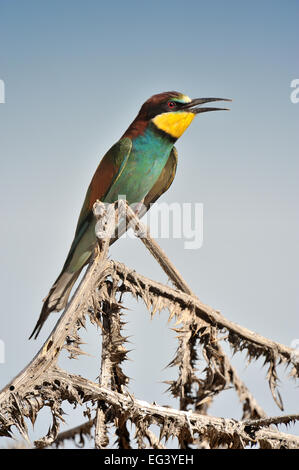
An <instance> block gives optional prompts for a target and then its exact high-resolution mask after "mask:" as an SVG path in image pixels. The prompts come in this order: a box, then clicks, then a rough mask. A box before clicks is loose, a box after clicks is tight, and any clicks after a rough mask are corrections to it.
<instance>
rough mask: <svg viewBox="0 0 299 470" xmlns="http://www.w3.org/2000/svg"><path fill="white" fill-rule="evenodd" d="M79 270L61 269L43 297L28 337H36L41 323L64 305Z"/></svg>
mask: <svg viewBox="0 0 299 470" xmlns="http://www.w3.org/2000/svg"><path fill="white" fill-rule="evenodd" d="M82 268H83V266H82ZM80 272H81V269H79V270H78V271H76V272H74V273H69V272H67V271H63V272H62V273H61V274H60V275H59V277H58V278H57V279H56V281H55V282H54V284H53V286H52V287H51V289H50V292H49V294H48V295H47V297H46V298H45V299H44V305H43V308H42V311H41V313H40V316H39V319H38V321H37V323H36V325H35V327H34V330H33V332H32V333H31V335H30V337H29V339H31V338H32V337H33V336H34V339H36V338H37V336H38V334H39V332H40V330H41V328H42V326H43V324H44V323H45V321H46V320H47V318H48V316H49V315H50V313H51V312H53V311H56V312H59V311H60V310H62V309H63V308H64V307H65V306H66V304H67V301H68V298H69V295H70V292H71V290H72V287H73V285H74V284H75V282H76V280H77V278H78V276H79V274H80Z"/></svg>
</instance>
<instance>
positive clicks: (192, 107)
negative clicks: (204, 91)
mask: <svg viewBox="0 0 299 470" xmlns="http://www.w3.org/2000/svg"><path fill="white" fill-rule="evenodd" d="M211 101H232V100H230V99H227V98H195V99H194V100H192V101H190V103H186V104H185V105H184V109H186V110H188V111H190V112H192V113H194V114H199V113H206V112H208V111H229V108H206V107H204V108H202V107H201V105H202V104H205V103H210V102H211Z"/></svg>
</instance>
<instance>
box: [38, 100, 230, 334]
mask: <svg viewBox="0 0 299 470" xmlns="http://www.w3.org/2000/svg"><path fill="white" fill-rule="evenodd" d="M211 101H230V100H226V99H224V98H198V99H193V100H191V99H190V98H189V97H188V96H186V95H184V94H182V93H178V92H176V91H171V92H165V93H160V94H158V95H154V96H152V97H151V98H149V99H148V100H147V101H146V102H145V103H144V104H143V105H142V107H141V109H140V111H139V114H138V115H137V117H136V118H135V119H134V121H133V122H132V124H131V125H130V126H129V128H128V129H127V130H126V132H125V133H124V134H123V136H122V137H121V138H120V140H119V141H118V142H116V144H114V145H113V146H112V147H111V148H110V150H108V152H107V153H106V155H105V156H104V157H103V159H102V161H101V162H100V164H99V166H98V168H97V170H96V172H95V174H94V176H93V178H92V180H91V183H90V185H89V188H88V190H87V194H86V197H85V201H84V204H83V207H82V209H81V212H80V216H79V220H78V223H77V228H76V232H75V237H74V240H73V243H72V245H71V248H70V251H69V253H68V256H67V258H66V261H65V263H64V266H63V268H62V271H61V273H60V275H59V276H58V278H57V279H56V281H55V283H54V284H53V286H52V287H51V290H50V292H49V294H48V296H47V297H46V298H45V299H44V304H43V307H42V311H41V314H40V317H39V319H38V322H37V324H36V326H35V328H34V330H33V332H32V334H31V336H30V338H31V337H32V336H33V335H34V334H35V338H36V337H37V335H38V334H39V332H40V329H41V327H42V325H43V323H44V322H45V320H46V319H47V317H48V315H49V314H50V313H51V312H52V311H59V310H61V309H63V308H64V307H65V306H66V304H67V301H68V298H69V295H70V292H71V289H72V287H73V285H74V283H75V282H76V280H77V278H78V276H79V274H80V272H81V270H82V268H83V267H84V266H85V265H86V264H87V263H88V262H89V260H90V257H91V255H92V252H93V249H94V246H95V243H96V236H95V217H94V215H93V211H92V208H93V204H94V203H95V201H96V200H100V201H102V202H106V203H113V202H115V201H116V200H117V199H118V196H119V195H122V196H126V199H127V202H128V204H132V203H139V202H143V207H145V208H146V210H148V209H149V207H150V204H152V203H153V202H155V201H156V200H157V199H158V198H159V197H160V196H161V195H162V194H163V193H164V192H165V191H167V189H168V188H169V186H170V185H171V183H172V181H173V179H174V176H175V172H176V167H177V159H178V157H177V151H176V148H175V147H174V144H175V142H176V140H177V139H178V138H179V137H181V135H182V134H183V132H184V131H185V130H186V129H187V127H188V126H189V125H190V123H191V122H192V121H193V119H194V117H195V116H196V114H199V113H205V112H207V111H218V110H222V109H224V108H212V107H210V108H207V107H202V105H203V104H205V103H208V102H211ZM144 212H145V211H143V213H144Z"/></svg>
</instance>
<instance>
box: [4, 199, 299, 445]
mask: <svg viewBox="0 0 299 470" xmlns="http://www.w3.org/2000/svg"><path fill="white" fill-rule="evenodd" d="M115 208H116V211H115ZM94 214H95V216H96V217H97V218H98V223H97V228H96V233H97V236H99V234H100V235H101V237H100V238H99V237H98V246H97V247H96V249H95V253H94V257H93V260H92V261H91V263H90V265H89V267H88V269H87V271H86V274H85V276H84V278H83V279H82V281H81V283H80V285H79V287H78V288H77V290H76V292H75V294H74V296H73V298H72V300H71V301H70V303H69V305H68V307H67V308H66V310H65V311H64V313H63V315H62V316H61V317H60V319H59V321H58V322H57V324H56V326H55V328H54V329H53V331H52V333H51V334H50V336H49V337H48V339H47V340H46V342H45V343H44V345H43V346H42V348H41V349H40V351H39V352H38V353H37V355H36V356H35V357H34V358H33V359H32V361H31V362H30V363H29V364H28V366H27V367H26V368H25V369H24V370H23V371H22V372H20V374H19V375H17V376H16V377H15V378H14V379H13V380H12V381H11V382H10V383H9V384H8V385H7V386H6V387H4V389H3V390H2V391H1V392H0V436H9V437H13V431H12V428H13V427H14V426H15V427H16V428H17V429H18V431H19V432H20V434H21V436H22V438H23V439H24V441H25V442H26V443H27V444H26V445H29V446H35V447H39V448H43V447H47V446H56V447H59V446H62V445H63V444H64V442H65V441H66V440H69V439H72V440H73V441H74V442H75V443H76V445H77V446H78V447H84V445H85V443H86V440H87V439H92V438H93V439H94V445H95V447H96V448H99V449H101V448H104V447H107V446H111V445H113V444H114V442H111V441H112V439H111V437H110V436H109V426H110V425H114V427H115V430H116V431H115V434H116V437H117V439H116V443H117V445H118V447H119V448H121V449H130V448H131V447H136V445H137V446H138V448H148V447H150V448H156V449H161V448H164V447H165V445H166V444H167V441H168V440H169V439H170V438H177V440H178V443H179V447H180V448H188V447H190V446H192V447H193V448H194V447H197V448H244V447H247V446H255V447H259V448H275V449H281V448H299V437H298V436H295V435H290V434H286V433H284V432H280V431H279V430H278V429H277V427H274V425H278V424H281V423H283V424H285V425H288V424H290V423H292V422H295V421H297V420H298V419H299V415H287V416H277V417H270V418H269V417H267V416H266V414H265V412H264V410H263V409H262V408H261V407H260V406H259V404H258V403H257V401H256V400H255V398H254V396H253V395H252V394H251V392H250V391H249V389H248V388H247V387H246V385H245V384H244V383H243V381H242V380H241V378H240V377H239V375H238V373H237V371H236V370H235V368H234V367H233V366H232V365H231V363H230V360H229V358H228V356H227V355H226V354H225V352H224V351H223V349H222V346H221V342H223V341H226V342H227V343H228V344H229V345H230V346H231V349H232V351H233V352H234V353H235V352H238V351H243V350H245V351H246V354H247V358H248V360H249V361H251V360H256V359H258V358H260V357H262V358H263V360H264V365H265V366H266V367H268V371H267V380H268V383H269V386H270V390H271V392H272V396H273V399H274V400H275V402H276V404H277V405H278V407H279V408H280V409H281V410H283V404H282V399H281V397H280V394H279V392H278V390H277V387H278V374H277V366H278V365H279V364H281V363H283V364H285V366H286V367H288V368H289V369H290V377H292V378H298V374H299V357H298V354H296V351H295V350H293V349H291V348H288V347H286V346H284V345H282V344H279V343H277V342H275V341H272V340H270V339H267V338H265V337H263V336H261V335H259V334H257V333H254V332H252V331H250V330H248V329H246V328H244V327H241V326H240V325H237V324H235V323H233V322H230V321H229V320H227V319H226V318H225V317H224V316H222V315H221V314H220V312H219V311H216V310H214V309H213V308H211V307H209V306H207V305H205V304H203V303H202V302H201V301H200V300H199V299H198V298H197V297H196V296H195V295H194V294H193V293H192V292H191V290H190V288H189V287H188V285H187V284H186V282H185V281H184V280H183V279H182V277H181V275H180V274H179V272H178V271H177V270H176V268H175V267H174V266H173V264H172V263H171V261H170V260H169V259H168V258H167V257H166V255H165V253H164V252H163V251H162V250H161V248H160V247H159V245H158V244H157V243H156V242H155V240H153V239H152V238H151V236H150V234H149V231H148V229H147V227H145V226H144V225H143V224H142V223H141V222H140V220H139V219H138V217H137V216H136V215H135V214H134V212H133V211H132V210H131V209H130V208H129V207H128V206H127V205H125V203H124V202H123V201H119V202H118V205H117V206H116V205H111V206H109V207H108V209H107V208H105V207H104V206H103V204H102V203H100V202H97V203H96V204H95V207H94ZM115 214H117V215H119V216H121V215H122V217H124V216H125V217H126V219H127V222H128V223H129V224H130V225H131V226H132V227H133V229H134V231H135V233H136V235H137V236H139V237H140V240H141V241H142V242H143V243H144V245H145V246H146V247H147V249H148V250H149V251H150V253H151V254H152V255H153V256H154V258H155V259H156V260H157V261H158V263H159V264H160V266H161V267H162V269H163V270H164V271H165V273H166V274H167V276H168V277H169V278H170V280H171V281H172V283H173V284H174V287H173V288H172V287H169V286H166V285H164V284H161V283H159V282H156V281H154V280H151V279H148V278H146V277H144V276H142V275H140V274H138V273H136V272H135V271H134V270H132V269H129V268H128V267H127V266H125V265H123V264H121V263H118V262H117V261H112V260H109V259H108V257H107V255H108V249H109V242H110V239H111V236H112V233H113V231H114V228H115V224H117V223H118V222H117V220H118V219H117V217H116V216H115ZM103 234H105V237H104V238H103ZM124 293H130V294H131V295H132V296H133V297H134V298H135V299H137V300H138V299H141V300H142V301H143V302H144V304H145V305H146V307H147V309H148V310H149V312H150V313H151V315H152V316H153V315H154V314H155V313H157V312H161V311H162V310H165V309H166V310H168V312H169V318H170V319H172V318H175V319H176V325H177V326H176V328H175V331H176V333H177V338H178V347H177V351H176V354H175V357H174V358H173V359H172V361H171V362H170V364H169V365H170V366H175V367H177V368H178V376H177V379H176V380H173V381H171V382H168V385H169V388H168V391H169V392H170V393H171V394H172V396H174V397H176V398H178V399H179V404H180V409H174V408H171V407H167V406H159V405H157V404H155V403H153V404H150V403H147V402H145V401H141V400H138V399H136V398H135V397H134V396H133V395H131V394H130V393H129V392H128V389H127V385H128V382H129V378H128V377H127V376H126V375H125V373H124V372H123V369H122V367H123V361H125V360H126V358H127V353H128V351H127V349H126V341H127V337H126V336H124V335H123V326H124V324H125V322H124V312H123V309H124V306H123V294H124ZM87 317H89V319H90V320H91V322H92V323H93V324H94V325H97V326H98V327H99V328H100V331H101V333H102V352H101V367H100V373H99V382H98V383H96V382H93V381H90V380H88V379H86V378H84V377H81V376H79V375H74V374H70V373H68V372H67V371H65V370H62V369H61V368H59V367H58V365H57V361H58V357H59V355H60V353H61V351H62V350H67V351H68V352H69V357H70V358H77V357H78V356H79V355H80V354H84V351H83V350H82V349H81V347H82V344H83V343H82V341H81V338H80V330H81V328H82V327H84V326H85V323H86V319H87ZM199 356H200V358H201V362H203V361H204V363H205V367H204V368H203V370H201V371H200V372H199V371H198V370H197V368H196V367H197V363H198V358H199ZM227 388H233V389H234V390H235V391H236V393H237V396H238V398H239V400H240V402H241V404H242V407H243V415H242V417H241V419H240V420H239V421H237V420H235V419H224V418H219V417H214V416H211V415H209V414H208V411H209V406H210V405H211V403H212V401H213V399H214V398H215V397H216V396H217V395H218V394H219V393H221V392H222V391H223V390H226V389H227ZM65 401H67V402H69V403H70V404H73V405H75V406H77V405H82V404H85V405H86V406H87V409H86V412H85V413H84V415H85V417H86V419H87V421H86V422H84V423H83V424H82V425H80V426H77V427H75V428H72V429H69V430H68V431H64V432H61V433H59V429H60V424H61V423H64V418H63V414H64V412H63V408H62V406H63V402H65ZM44 407H48V408H49V409H50V411H51V415H52V423H51V424H50V427H49V431H48V433H47V434H46V436H44V437H42V438H40V439H39V440H37V441H35V442H34V443H33V444H32V443H31V442H30V440H29V437H28V428H27V425H28V424H29V422H31V423H32V424H34V423H35V421H36V418H37V415H38V413H39V411H40V410H41V409H42V408H44ZM132 424H133V425H134V426H135V429H136V432H135V436H132V435H131V434H130V431H129V426H130V425H132ZM152 425H156V426H158V428H159V430H160V431H159V435H156V434H155V433H154V432H153V431H152V430H151V429H150V427H151V426H152Z"/></svg>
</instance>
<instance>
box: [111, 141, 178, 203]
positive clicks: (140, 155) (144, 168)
mask: <svg viewBox="0 0 299 470" xmlns="http://www.w3.org/2000/svg"><path fill="white" fill-rule="evenodd" d="M170 151H171V148H165V149H163V150H162V149H159V148H158V149H155V148H154V149H149V150H144V149H143V150H142V151H138V148H137V149H136V150H135V149H133V151H132V152H131V154H130V156H129V158H128V161H127V164H126V166H125V168H124V170H123V172H122V173H121V175H120V176H119V178H117V179H116V181H115V182H114V183H113V185H112V187H111V188H110V190H109V192H108V193H107V195H106V197H105V202H109V203H112V202H114V201H116V200H117V199H118V198H119V197H121V198H122V199H123V198H124V196H125V197H126V199H127V201H128V204H133V203H136V202H140V201H142V200H143V198H144V197H145V196H146V194H147V193H148V192H149V191H150V190H151V188H152V187H153V185H154V184H155V182H156V181H157V179H158V178H159V176H160V173H161V171H162V170H163V168H164V166H165V164H166V162H167V159H168V157H169V154H170Z"/></svg>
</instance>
